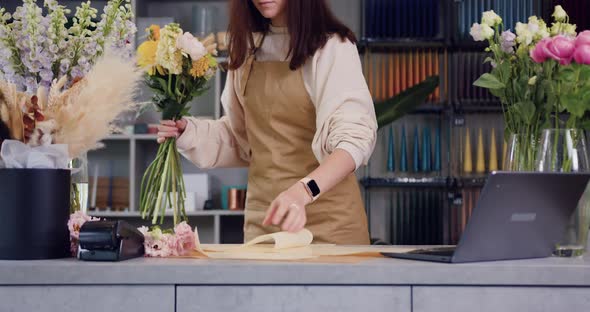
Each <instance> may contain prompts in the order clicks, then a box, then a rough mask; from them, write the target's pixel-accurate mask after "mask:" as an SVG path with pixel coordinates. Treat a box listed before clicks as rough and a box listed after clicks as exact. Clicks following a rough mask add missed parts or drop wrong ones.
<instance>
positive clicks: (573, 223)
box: [536, 129, 590, 257]
mask: <svg viewBox="0 0 590 312" xmlns="http://www.w3.org/2000/svg"><path fill="white" fill-rule="evenodd" d="M536 169H537V171H540V172H565V173H567V172H573V173H575V172H589V171H590V166H589V161H588V150H587V147H586V136H585V135H584V131H583V130H578V129H547V130H543V132H542V134H541V141H540V145H539V151H538V155H537V161H536ZM589 227H590V190H589V189H588V188H587V189H586V191H585V192H584V195H583V196H582V198H581V199H580V202H579V203H578V206H577V208H576V210H575V211H574V213H573V214H572V216H571V217H570V222H569V224H568V227H567V230H566V233H565V236H564V238H563V239H562V240H561V241H560V242H559V243H558V244H557V245H556V248H555V250H554V254H555V255H556V256H561V257H575V256H581V255H583V254H584V253H585V251H586V244H587V241H588V228H589Z"/></svg>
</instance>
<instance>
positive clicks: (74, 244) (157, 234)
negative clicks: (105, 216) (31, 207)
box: [68, 211, 200, 257]
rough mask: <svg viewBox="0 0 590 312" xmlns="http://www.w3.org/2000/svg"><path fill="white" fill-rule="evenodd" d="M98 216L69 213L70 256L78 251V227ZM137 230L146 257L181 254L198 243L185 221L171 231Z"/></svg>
mask: <svg viewBox="0 0 590 312" xmlns="http://www.w3.org/2000/svg"><path fill="white" fill-rule="evenodd" d="M98 220H100V218H95V217H91V216H88V215H87V214H85V213H84V212H82V211H76V212H75V213H73V214H71V215H70V220H68V229H69V230H70V251H71V252H72V256H74V257H75V256H76V254H77V253H78V243H79V240H80V229H81V228H82V225H83V224H84V223H86V222H87V221H98ZM138 230H139V231H140V232H141V234H143V236H144V238H145V240H144V247H145V256H146V257H171V256H183V255H186V254H187V253H188V252H190V251H191V250H195V249H196V248H197V246H199V245H200V241H199V235H198V233H197V229H196V228H195V231H194V232H193V230H192V229H191V227H190V225H188V224H187V223H186V222H184V221H183V222H181V223H179V224H177V225H176V226H175V227H174V232H172V231H169V232H167V231H162V230H161V229H160V228H159V227H155V228H153V229H152V230H151V231H150V230H149V229H148V228H147V227H145V226H142V227H140V228H138Z"/></svg>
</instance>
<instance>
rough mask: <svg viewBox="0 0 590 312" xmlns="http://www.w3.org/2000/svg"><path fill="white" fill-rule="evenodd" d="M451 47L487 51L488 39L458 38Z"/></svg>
mask: <svg viewBox="0 0 590 312" xmlns="http://www.w3.org/2000/svg"><path fill="white" fill-rule="evenodd" d="M451 47H452V48H453V49H455V50H461V51H474V52H482V53H486V52H485V48H487V47H488V42H487V41H483V42H481V41H474V40H473V39H471V37H470V36H469V37H466V38H463V39H458V40H456V41H455V42H454V43H453V44H452V45H451Z"/></svg>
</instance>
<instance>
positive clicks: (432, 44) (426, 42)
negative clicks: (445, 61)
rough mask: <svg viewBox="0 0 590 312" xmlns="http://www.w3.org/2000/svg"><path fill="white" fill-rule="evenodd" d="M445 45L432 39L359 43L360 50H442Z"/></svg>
mask: <svg viewBox="0 0 590 312" xmlns="http://www.w3.org/2000/svg"><path fill="white" fill-rule="evenodd" d="M446 46H447V44H446V43H445V42H444V41H443V39H438V38H433V39H427V38H420V39H418V38H400V39H369V38H365V39H363V40H361V41H360V42H359V47H360V48H444V47H446Z"/></svg>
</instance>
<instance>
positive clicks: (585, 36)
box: [576, 30, 590, 47]
mask: <svg viewBox="0 0 590 312" xmlns="http://www.w3.org/2000/svg"><path fill="white" fill-rule="evenodd" d="M583 45H590V30H584V31H583V32H581V33H579V34H578V37H577V38H576V46H577V47H579V46H583Z"/></svg>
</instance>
